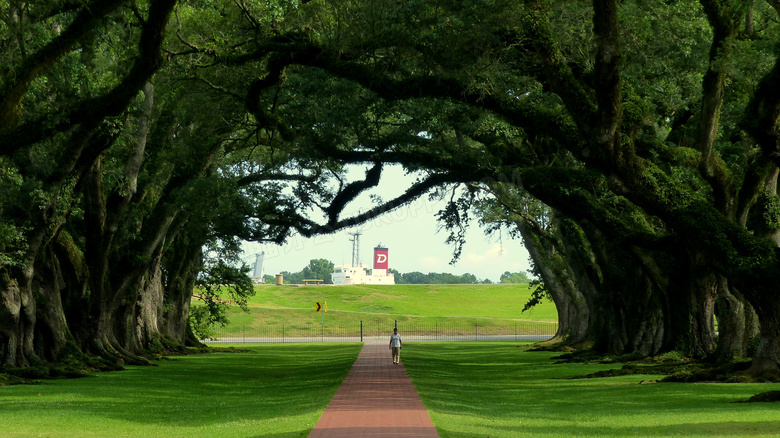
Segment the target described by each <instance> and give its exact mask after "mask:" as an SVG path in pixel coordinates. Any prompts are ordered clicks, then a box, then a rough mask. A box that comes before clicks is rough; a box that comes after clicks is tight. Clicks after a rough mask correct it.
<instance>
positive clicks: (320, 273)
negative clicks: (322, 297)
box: [263, 259, 531, 284]
mask: <svg viewBox="0 0 780 438" xmlns="http://www.w3.org/2000/svg"><path fill="white" fill-rule="evenodd" d="M333 267H334V264H333V262H331V261H328V260H326V259H313V260H311V261H309V264H308V265H306V267H304V268H303V269H302V270H301V271H299V272H289V271H282V272H280V274H282V276H283V279H284V283H285V284H302V283H303V280H304V279H313V280H314V279H319V280H324V283H325V284H333V281H332V280H331V274H332V273H333ZM390 273H392V274H394V275H395V283H396V284H492V283H493V282H492V281H491V280H490V279H489V278H485V279H480V278H477V276H476V275H474V274H470V273H465V274H462V275H456V274H450V273H448V272H429V273H427V274H423V273H422V272H419V271H412V272H406V273H401V272H399V271H398V270H396V269H390ZM275 282H276V277H275V276H274V275H270V274H266V275H265V276H264V277H263V283H266V284H273V283H275ZM498 282H499V283H530V282H531V279H530V278H528V275H527V274H525V273H523V272H509V271H506V272H504V273H503V274H501V277H500V278H499V280H498Z"/></svg>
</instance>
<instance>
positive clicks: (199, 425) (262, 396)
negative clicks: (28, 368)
mask: <svg viewBox="0 0 780 438" xmlns="http://www.w3.org/2000/svg"><path fill="white" fill-rule="evenodd" d="M241 348H247V347H246V346H244V345H242V346H241ZM250 348H251V350H252V352H249V353H214V354H203V355H195V356H185V357H177V358H174V360H172V361H162V362H161V363H160V366H157V367H127V368H128V369H127V370H125V371H118V372H110V373H100V374H97V375H95V376H94V377H90V378H83V379H72V380H54V381H44V382H43V383H41V384H39V385H17V386H8V387H0V436H2V437H3V438H17V437H18V438H21V437H25V438H28V437H38V436H42V437H50V438H71V437H74V438H75V437H79V438H81V437H133V438H135V437H145V438H148V437H160V438H162V437H182V438H184V437H203V438H212V437H229V438H234V437H247V438H248V437H260V436H262V437H268V438H292V437H305V436H307V435H308V434H309V432H310V431H311V429H312V428H313V427H314V424H316V422H317V420H318V419H319V417H320V416H321V415H322V412H323V411H324V410H325V407H326V406H327V404H328V403H329V402H330V400H331V398H332V397H333V395H334V394H335V393H336V390H337V389H338V387H339V385H340V384H341V382H342V381H343V379H344V377H345V376H346V373H347V371H348V370H349V368H350V367H351V365H352V363H353V362H354V361H355V358H356V357H357V353H358V352H359V350H360V345H359V344H297V345H284V346H278V345H265V346H261V347H250Z"/></svg>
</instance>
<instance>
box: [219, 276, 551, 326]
mask: <svg viewBox="0 0 780 438" xmlns="http://www.w3.org/2000/svg"><path fill="white" fill-rule="evenodd" d="M255 291H256V295H255V296H254V297H252V298H251V299H250V301H249V309H250V310H249V312H248V313H246V312H243V311H241V309H239V308H238V307H233V308H232V309H231V310H230V313H229V315H228V318H229V320H230V324H229V326H228V327H226V328H225V331H224V332H222V333H238V332H239V331H241V330H245V329H246V330H252V329H258V328H260V327H267V326H269V325H279V326H280V325H286V326H292V325H298V326H304V325H316V326H319V324H320V317H321V316H322V315H320V314H318V313H316V312H315V311H314V307H315V304H314V303H315V302H318V301H320V302H322V301H326V302H327V303H328V312H327V313H326V314H325V315H324V320H325V321H324V322H325V324H330V325H333V326H340V327H352V326H359V324H360V321H363V322H364V323H365V324H375V325H377V324H378V325H383V326H387V325H388V324H391V323H392V322H393V321H395V320H398V321H399V323H409V324H424V325H431V324H436V323H454V324H466V325H472V326H473V325H474V324H479V325H480V326H491V325H501V324H503V325H506V324H510V323H512V322H513V321H542V322H556V321H557V320H558V315H557V312H556V310H555V306H554V305H553V303H551V302H545V303H543V304H541V305H539V306H537V307H535V308H533V309H531V310H529V311H527V312H523V311H522V310H523V306H525V303H526V302H527V301H528V298H529V297H530V294H531V290H530V289H529V287H528V285H518V284H497V285H444V284H441V285H392V286H390V285H382V286H376V285H350V286H308V287H305V286H304V287H296V286H275V285H261V286H256V287H255Z"/></svg>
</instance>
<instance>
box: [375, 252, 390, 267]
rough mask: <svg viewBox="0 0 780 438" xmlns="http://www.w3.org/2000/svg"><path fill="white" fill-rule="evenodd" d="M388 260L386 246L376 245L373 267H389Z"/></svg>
mask: <svg viewBox="0 0 780 438" xmlns="http://www.w3.org/2000/svg"><path fill="white" fill-rule="evenodd" d="M389 267H390V262H389V260H388V251H387V248H383V247H381V246H377V247H376V248H374V269H385V270H387V269H389Z"/></svg>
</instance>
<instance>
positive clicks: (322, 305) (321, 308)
mask: <svg viewBox="0 0 780 438" xmlns="http://www.w3.org/2000/svg"><path fill="white" fill-rule="evenodd" d="M315 304H316V305H317V311H318V312H327V311H328V302H327V301H323V302H319V301H317V302H316V303H315Z"/></svg>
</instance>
